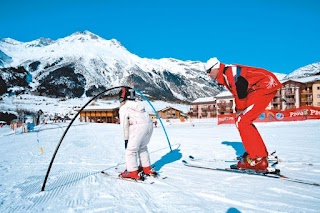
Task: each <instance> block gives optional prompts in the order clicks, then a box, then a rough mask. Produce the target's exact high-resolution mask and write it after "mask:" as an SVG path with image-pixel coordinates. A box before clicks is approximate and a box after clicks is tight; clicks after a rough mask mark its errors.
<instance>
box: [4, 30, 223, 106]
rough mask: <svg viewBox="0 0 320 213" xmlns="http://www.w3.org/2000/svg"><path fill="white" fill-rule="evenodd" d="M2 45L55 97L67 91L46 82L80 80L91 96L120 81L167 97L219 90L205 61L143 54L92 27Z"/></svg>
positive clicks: (193, 96) (12, 64) (57, 83)
mask: <svg viewBox="0 0 320 213" xmlns="http://www.w3.org/2000/svg"><path fill="white" fill-rule="evenodd" d="M0 50H1V51H3V53H5V54H6V55H7V56H9V57H10V58H12V61H11V62H10V63H9V64H8V63H6V67H7V68H8V67H19V66H22V67H24V68H25V70H26V72H29V73H31V74H32V77H33V80H32V82H33V83H32V84H31V86H32V90H33V91H36V92H38V93H40V94H42V93H45V94H47V95H51V96H53V97H54V96H59V97H61V96H63V95H64V96H68V94H65V93H63V95H62V94H60V93H57V92H55V93H53V92H51V93H50V91H49V92H48V91H45V90H48V87H49V88H52V89H51V91H54V90H57V89H58V88H59V87H63V84H70V85H72V84H77V85H79V84H81V83H82V84H83V85H80V87H83V91H82V90H81V91H79V92H80V93H81V92H83V93H84V92H85V93H86V95H87V96H91V95H92V94H93V93H94V91H95V92H97V91H101V90H103V89H105V88H110V87H112V86H119V85H133V86H135V87H136V88H137V89H139V90H141V91H143V92H145V93H146V94H148V95H149V96H152V97H155V98H157V99H164V100H176V99H180V100H185V101H191V100H194V99H196V98H198V97H206V96H212V95H214V94H216V93H217V92H218V91H219V89H218V87H217V86H216V84H215V83H214V82H213V81H212V80H210V79H209V78H208V76H207V75H206V73H205V72H203V67H204V65H203V63H202V62H193V61H181V60H177V59H172V58H163V59H159V60H156V59H148V58H140V57H138V56H137V55H134V54H132V53H130V52H129V51H128V50H127V49H126V48H125V47H123V46H122V45H121V44H120V42H118V41H117V40H115V39H111V40H105V39H103V38H101V37H99V36H97V35H95V34H93V33H91V32H88V31H84V32H77V33H74V34H72V35H70V36H68V37H65V38H61V39H58V40H56V41H52V40H50V39H44V38H41V39H38V40H35V41H31V42H25V43H24V42H19V41H16V40H13V39H9V38H6V39H2V40H1V41H0ZM0 66H1V65H0ZM53 88H55V89H53ZM64 89H65V90H66V89H68V88H64ZM77 89H79V88H77ZM65 90H64V91H65ZM70 94H71V96H76V97H79V96H81V95H78V94H77V95H74V93H70ZM161 97H162V98H161Z"/></svg>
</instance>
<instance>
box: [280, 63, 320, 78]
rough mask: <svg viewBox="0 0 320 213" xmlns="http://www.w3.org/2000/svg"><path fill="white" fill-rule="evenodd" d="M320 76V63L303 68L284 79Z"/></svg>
mask: <svg viewBox="0 0 320 213" xmlns="http://www.w3.org/2000/svg"><path fill="white" fill-rule="evenodd" d="M313 75H320V62H318V63H313V64H309V65H307V66H304V67H301V68H299V69H297V70H295V71H293V72H292V73H290V74H288V75H287V76H285V77H284V79H292V78H303V77H308V76H313Z"/></svg>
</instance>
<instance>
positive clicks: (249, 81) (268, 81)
mask: <svg viewBox="0 0 320 213" xmlns="http://www.w3.org/2000/svg"><path fill="white" fill-rule="evenodd" d="M217 81H218V84H222V85H224V86H226V87H227V88H228V89H229V91H230V92H231V93H232V94H233V96H234V99H235V104H236V109H237V110H244V109H246V108H247V99H248V98H250V96H249V95H250V93H252V92H258V93H259V94H261V95H263V94H269V93H271V92H273V91H275V90H277V89H279V88H281V87H282V85H281V83H280V82H279V80H278V79H277V77H276V76H275V75H274V74H273V73H271V72H269V71H267V70H265V69H262V68H256V67H249V66H243V65H238V64H237V65H226V64H222V63H221V64H220V68H219V73H218V75H217ZM257 101H259V100H257Z"/></svg>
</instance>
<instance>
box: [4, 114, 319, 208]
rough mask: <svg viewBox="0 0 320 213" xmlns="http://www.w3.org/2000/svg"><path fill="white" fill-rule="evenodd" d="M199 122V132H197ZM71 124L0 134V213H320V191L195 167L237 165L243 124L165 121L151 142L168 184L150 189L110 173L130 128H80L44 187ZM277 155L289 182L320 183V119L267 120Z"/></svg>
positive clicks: (264, 126)
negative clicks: (199, 162) (193, 161)
mask: <svg viewBox="0 0 320 213" xmlns="http://www.w3.org/2000/svg"><path fill="white" fill-rule="evenodd" d="M192 124H193V125H192ZM67 125H68V123H52V124H46V125H40V126H38V127H36V131H35V132H30V133H21V129H17V130H16V131H15V132H13V131H12V130H11V129H10V128H9V127H8V126H6V127H2V128H0V156H1V157H0V180H1V183H0V200H1V205H0V212H21V213H22V212H23V213H25V212H28V213H29V212H30V213H31V212H32V213H37V212H41V213H42V212H46V213H49V212H52V213H57V212H58V213H64V212H121V213H122V212H123V213H124V212H133V213H140V212H148V213H152V212H158V213H159V212H161V213H165V212H170V213H176V212H177V213H178V212H201V213H202V212H203V213H207V212H218V213H220V212H221V213H225V212H246V213H247V212H248V213H251V212H252V213H253V212H262V213H269V212H290V213H291V212H308V213H309V212H310V213H316V212H319V204H320V187H316V186H309V185H303V184H299V183H292V182H287V181H284V180H281V179H273V178H266V177H259V176H258V177H257V176H249V175H245V174H236V173H225V172H219V171H210V170H202V169H197V168H189V167H185V166H184V165H183V164H182V162H181V160H183V159H186V160H188V156H189V155H193V156H194V157H197V158H200V159H204V160H208V161H211V162H210V163H209V164H210V165H211V166H228V165H229V164H231V163H234V162H235V161H232V162H229V163H223V165H221V164H222V162H221V161H222V160H232V159H235V158H236V156H237V155H241V154H242V153H243V152H244V149H243V146H242V143H241V140H240V136H239V133H238V130H237V128H236V127H235V125H217V120H216V119H202V120H193V121H192V123H190V121H187V122H184V123H181V122H179V121H175V122H173V121H171V123H167V122H165V121H164V125H165V127H166V130H167V133H168V136H169V139H170V141H171V145H172V152H170V149H169V147H168V143H167V140H166V137H165V135H164V133H163V130H162V129H161V128H160V127H158V128H155V129H154V132H153V136H152V138H151V141H150V144H149V147H148V148H149V152H150V158H151V161H152V163H153V164H154V165H155V166H156V170H157V171H159V172H160V175H161V176H162V177H168V178H166V179H163V180H162V179H155V180H154V181H155V184H153V185H146V184H139V183H133V182H127V181H123V180H117V179H112V178H108V177H105V176H103V175H102V174H100V171H101V170H105V171H107V172H111V173H112V172H115V169H114V168H115V167H117V168H119V169H118V171H122V170H124V168H125V164H124V144H123V143H124V142H123V138H122V137H123V136H122V132H121V129H120V125H116V124H98V123H74V125H72V126H71V128H70V129H69V131H68V133H67V134H66V137H65V138H64V140H63V143H62V144H61V146H60V149H59V151H58V153H57V155H56V158H55V161H54V163H53V166H52V169H51V172H50V175H49V177H48V181H47V184H46V188H45V191H43V192H41V187H42V184H43V181H44V178H45V174H46V172H47V168H48V166H49V163H50V160H51V157H52V155H53V153H54V150H55V148H56V146H57V144H58V142H59V140H60V138H61V136H62V135H63V132H64V130H65V129H66V127H67ZM256 126H257V128H258V129H259V130H260V131H261V134H262V135H263V137H264V140H265V142H266V145H267V148H268V151H269V152H273V151H274V150H276V151H277V152H276V154H277V155H278V157H279V159H280V162H279V164H278V165H276V167H277V168H279V169H280V170H281V172H282V173H283V174H284V175H287V176H289V177H292V178H297V179H304V180H309V181H312V182H319V181H320V179H319V175H320V160H319V152H320V146H319V143H320V134H319V131H320V129H319V126H320V122H319V120H308V121H297V122H278V123H257V124H256Z"/></svg>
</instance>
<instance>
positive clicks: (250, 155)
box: [205, 58, 282, 170]
mask: <svg viewBox="0 0 320 213" xmlns="http://www.w3.org/2000/svg"><path fill="white" fill-rule="evenodd" d="M205 69H206V72H207V73H208V75H209V76H210V77H211V78H213V79H216V80H217V82H218V84H220V85H224V86H225V87H227V89H228V90H229V91H230V92H231V93H232V94H233V96H234V99H235V107H236V126H237V128H238V130H239V133H240V136H241V139H242V143H243V146H244V148H245V150H246V153H245V155H244V156H243V158H242V159H241V160H240V161H239V162H238V164H237V168H239V169H255V170H266V169H267V167H268V160H267V157H268V151H267V148H266V146H265V144H264V142H263V140H262V138H261V135H260V134H259V132H258V130H257V128H256V127H255V125H254V124H253V121H254V120H255V119H256V118H257V117H258V116H259V115H260V114H261V113H262V112H263V111H264V110H265V108H266V107H267V106H268V104H269V103H270V102H271V100H272V99H273V98H274V96H275V94H276V91H277V90H278V89H279V88H281V87H282V85H281V83H280V82H279V80H278V79H277V77H276V76H275V75H274V74H273V73H271V72H269V71H267V70H265V69H262V68H256V67H249V66H244V65H238V64H236V65H232V64H228V65H227V64H223V63H221V62H220V61H219V60H218V59H217V58H211V59H209V60H208V62H207V63H206V64H205Z"/></svg>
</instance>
